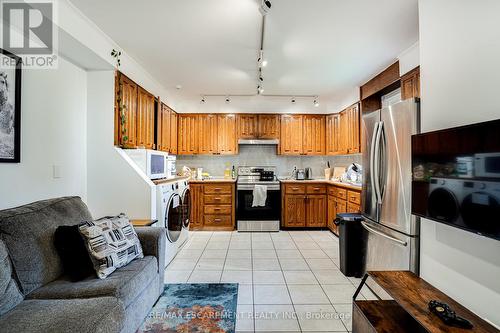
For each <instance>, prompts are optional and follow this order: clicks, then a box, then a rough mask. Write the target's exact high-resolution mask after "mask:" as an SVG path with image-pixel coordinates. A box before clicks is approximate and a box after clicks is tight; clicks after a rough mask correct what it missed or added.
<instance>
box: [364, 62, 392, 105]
mask: <svg viewBox="0 0 500 333" xmlns="http://www.w3.org/2000/svg"><path fill="white" fill-rule="evenodd" d="M396 81H399V61H397V62H395V63H394V64H392V65H390V66H389V67H387V68H386V69H385V70H384V71H383V72H381V73H380V74H378V75H377V76H375V77H374V78H373V79H371V80H370V81H368V82H367V83H365V84H364V85H362V86H361V99H365V98H367V97H369V96H371V95H373V94H375V93H377V92H379V91H381V90H382V89H384V88H386V87H388V86H390V85H391V84H393V83H394V82H396Z"/></svg>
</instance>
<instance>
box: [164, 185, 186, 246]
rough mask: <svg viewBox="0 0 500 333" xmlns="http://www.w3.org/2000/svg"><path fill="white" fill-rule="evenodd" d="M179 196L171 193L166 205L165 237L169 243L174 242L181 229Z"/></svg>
mask: <svg viewBox="0 0 500 333" xmlns="http://www.w3.org/2000/svg"><path fill="white" fill-rule="evenodd" d="M180 201H181V200H180V196H179V195H178V194H173V195H172V196H171V197H170V199H169V201H168V204H167V206H166V208H165V209H166V211H165V221H164V225H165V228H166V229H167V239H168V240H169V241H170V243H175V242H176V241H177V240H178V239H179V236H180V235H181V230H182V205H181V202H180Z"/></svg>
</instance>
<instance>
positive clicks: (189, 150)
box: [177, 114, 199, 155]
mask: <svg viewBox="0 0 500 333" xmlns="http://www.w3.org/2000/svg"><path fill="white" fill-rule="evenodd" d="M178 117H179V120H178V133H179V135H178V142H177V147H178V151H177V153H178V154H179V155H195V154H198V142H199V141H198V115H193V114H180V115H178Z"/></svg>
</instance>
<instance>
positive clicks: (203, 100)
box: [200, 96, 207, 104]
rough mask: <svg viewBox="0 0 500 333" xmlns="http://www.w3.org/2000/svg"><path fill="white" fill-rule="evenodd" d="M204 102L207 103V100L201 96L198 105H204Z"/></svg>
mask: <svg viewBox="0 0 500 333" xmlns="http://www.w3.org/2000/svg"><path fill="white" fill-rule="evenodd" d="M206 101H207V100H206V99H205V96H202V97H201V101H200V103H201V104H205V102H206Z"/></svg>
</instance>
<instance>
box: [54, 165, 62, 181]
mask: <svg viewBox="0 0 500 333" xmlns="http://www.w3.org/2000/svg"><path fill="white" fill-rule="evenodd" d="M52 178H54V179H59V178H61V166H60V165H57V164H54V165H53V166H52Z"/></svg>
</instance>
